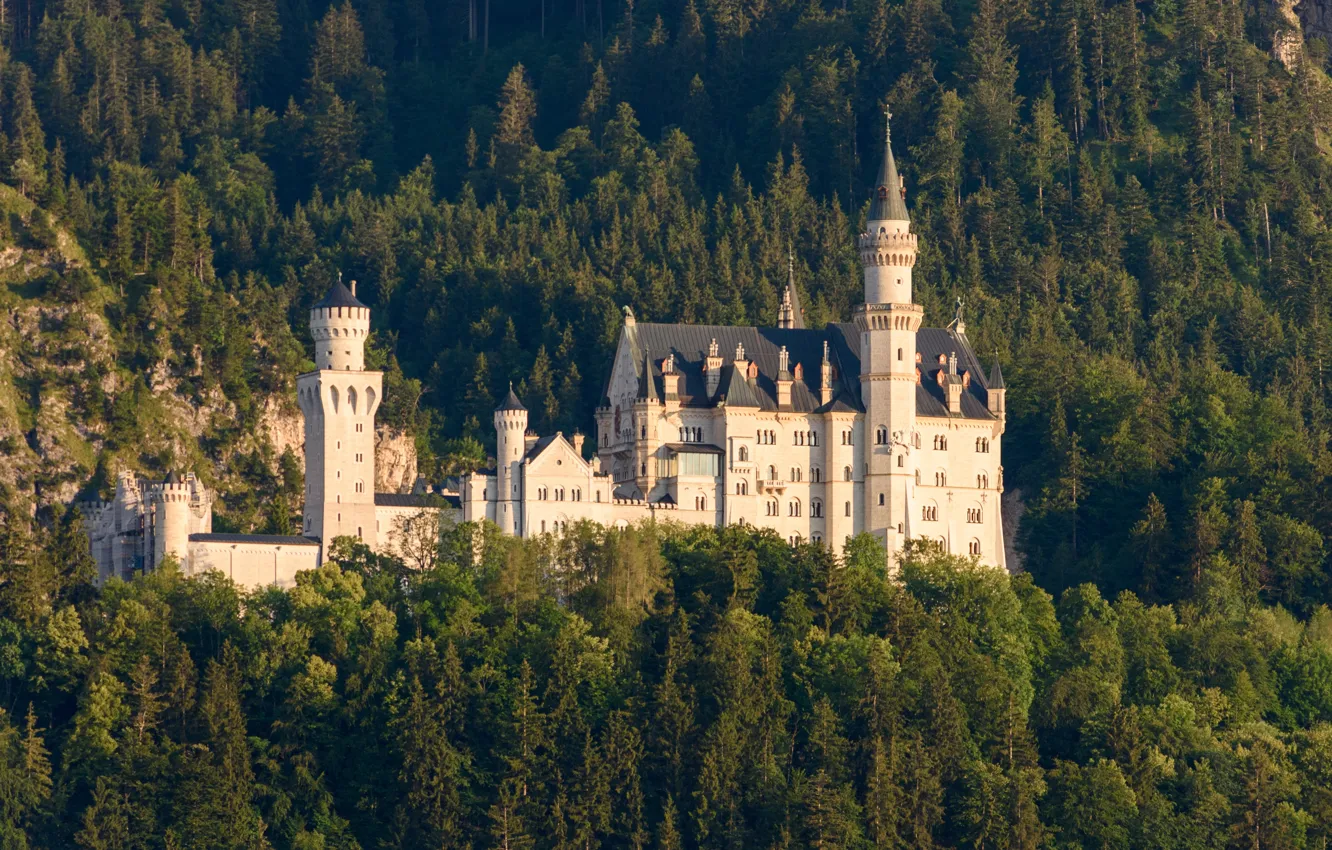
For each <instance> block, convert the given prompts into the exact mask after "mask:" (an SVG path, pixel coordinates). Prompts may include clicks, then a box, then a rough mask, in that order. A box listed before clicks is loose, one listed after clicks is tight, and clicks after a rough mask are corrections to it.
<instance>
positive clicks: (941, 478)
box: [934, 469, 948, 487]
mask: <svg viewBox="0 0 1332 850" xmlns="http://www.w3.org/2000/svg"><path fill="white" fill-rule="evenodd" d="M934 486H935V487H947V486H948V473H947V472H944V471H943V470H942V469H941V470H939V471H938V472H936V473H934Z"/></svg>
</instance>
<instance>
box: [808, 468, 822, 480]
mask: <svg viewBox="0 0 1332 850" xmlns="http://www.w3.org/2000/svg"><path fill="white" fill-rule="evenodd" d="M809 480H810V481H813V482H814V483H815V484H821V483H823V470H822V469H819V468H818V467H817V466H815V467H811V468H810V470H809Z"/></svg>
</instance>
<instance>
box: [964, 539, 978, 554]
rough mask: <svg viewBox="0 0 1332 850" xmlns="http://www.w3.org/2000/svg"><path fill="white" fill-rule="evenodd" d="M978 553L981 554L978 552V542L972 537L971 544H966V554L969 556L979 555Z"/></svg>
mask: <svg viewBox="0 0 1332 850" xmlns="http://www.w3.org/2000/svg"><path fill="white" fill-rule="evenodd" d="M980 553H981V550H980V541H979V540H977V539H975V538H974V537H973V538H972V539H971V542H970V543H968V544H967V554H969V555H979V554H980Z"/></svg>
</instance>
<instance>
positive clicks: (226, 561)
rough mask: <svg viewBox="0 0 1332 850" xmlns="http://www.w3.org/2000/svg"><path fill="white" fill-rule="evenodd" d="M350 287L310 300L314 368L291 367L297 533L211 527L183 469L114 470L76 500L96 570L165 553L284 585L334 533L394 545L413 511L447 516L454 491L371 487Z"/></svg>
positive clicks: (369, 403)
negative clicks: (94, 495) (297, 424)
mask: <svg viewBox="0 0 1332 850" xmlns="http://www.w3.org/2000/svg"><path fill="white" fill-rule="evenodd" d="M355 287H356V283H355V281H353V282H352V288H351V289H348V288H347V287H346V286H344V285H343V283H342V282H341V281H338V282H337V283H335V284H334V285H333V287H332V289H330V290H329V292H328V294H327V295H326V296H325V297H324V298H323V300H321V301H319V302H318V303H317V304H315V305H314V307H312V308H311V309H310V335H311V336H313V337H314V342H315V369H314V371H312V372H306V373H305V374H303V375H299V376H297V378H296V399H297V402H298V404H299V406H300V410H301V415H302V417H303V418H304V421H305V499H304V511H303V517H302V520H301V533H300V534H299V535H267V534H218V533H214V532H213V496H212V494H211V493H210V492H209V491H208V489H207V488H205V487H204V485H203V483H202V482H201V481H199V479H198V478H196V477H195V476H194V474H193V473H190V474H187V475H185V476H183V477H182V476H180V475H178V474H176V473H175V472H172V473H171V474H169V475H168V476H167V477H166V479H165V480H164V481H152V480H148V479H144V478H141V477H139V476H136V475H134V474H132V473H129V472H122V473H120V475H119V477H118V480H117V482H116V492H115V496H114V497H113V498H112V500H111V501H110V502H92V503H85V504H84V505H82V506H81V507H82V509H83V513H84V517H85V527H86V528H87V532H88V538H89V543H90V546H91V549H92V555H93V558H94V560H96V562H97V567H98V575H99V579H100V580H102V581H105V580H106V579H108V578H110V577H112V576H117V577H120V578H129V577H130V576H132V575H133V574H134V573H136V572H143V571H149V572H151V571H152V570H154V569H156V568H157V566H158V565H159V564H161V563H162V562H163V560H164V559H165V558H166V557H167V556H174V557H175V558H176V559H177V560H178V561H179V562H180V565H181V568H182V570H183V572H184V573H185V574H186V575H197V574H199V573H202V572H204V571H206V570H219V571H221V572H222V573H223V574H224V575H226V576H228V577H230V578H231V579H232V580H234V581H235V582H236V583H237V584H239V585H241V586H243V587H248V588H255V587H264V586H267V585H277V586H278V587H290V586H292V585H293V584H295V581H296V578H295V577H296V573H297V572H298V571H299V570H307V569H313V568H315V567H317V566H319V562H320V560H321V559H322V558H323V556H324V555H326V554H327V547H328V545H329V544H330V543H331V542H332V541H333V539H334V538H336V537H340V536H350V537H357V538H359V539H360V540H362V541H363V542H365V543H366V544H367V545H369V546H370V547H371V548H373V549H377V550H379V551H386V552H395V551H397V549H398V547H399V543H400V539H401V537H402V535H403V534H404V533H407V530H408V528H409V526H410V525H411V522H412V520H413V519H414V518H416V517H419V516H421V515H423V514H441V515H450V516H451V517H452V518H457V516H458V514H459V511H458V506H457V499H456V498H454V499H453V500H452V504H450V502H449V499H448V497H443V498H442V499H441V498H440V497H437V496H432V495H429V494H399V493H376V492H374V482H375V412H376V410H377V409H378V407H379V400H380V396H381V394H382V386H383V373H381V372H376V371H368V370H366V368H365V342H366V339H367V337H368V336H369V334H370V309H369V308H368V307H366V306H365V305H364V304H362V303H361V302H360V301H358V300H357V298H356V293H355V291H354V290H355Z"/></svg>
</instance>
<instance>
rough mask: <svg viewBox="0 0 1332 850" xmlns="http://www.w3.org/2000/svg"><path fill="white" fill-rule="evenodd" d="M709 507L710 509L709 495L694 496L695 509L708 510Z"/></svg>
mask: <svg viewBox="0 0 1332 850" xmlns="http://www.w3.org/2000/svg"><path fill="white" fill-rule="evenodd" d="M707 509H708V497H707V496H695V497H694V510H696V511H706V510H707Z"/></svg>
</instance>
